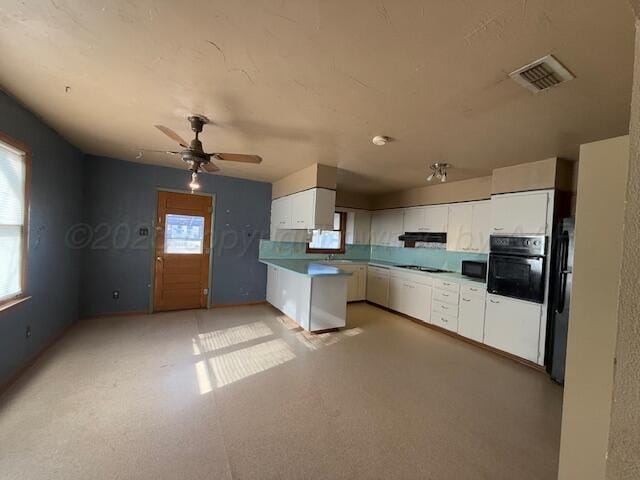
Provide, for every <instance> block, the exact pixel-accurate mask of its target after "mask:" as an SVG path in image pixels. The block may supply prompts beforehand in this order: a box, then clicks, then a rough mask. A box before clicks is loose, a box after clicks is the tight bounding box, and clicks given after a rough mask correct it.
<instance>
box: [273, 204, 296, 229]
mask: <svg viewBox="0 0 640 480" xmlns="http://www.w3.org/2000/svg"><path fill="white" fill-rule="evenodd" d="M291 213H292V210H291V196H288V197H282V198H276V199H275V200H273V201H272V202H271V226H272V229H271V230H272V231H273V230H274V229H285V228H292V220H293V219H292V217H291Z"/></svg>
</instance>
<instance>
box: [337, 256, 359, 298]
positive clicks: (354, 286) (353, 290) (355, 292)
mask: <svg viewBox="0 0 640 480" xmlns="http://www.w3.org/2000/svg"><path fill="white" fill-rule="evenodd" d="M335 266H337V267H338V268H339V269H340V270H344V271H346V272H350V273H351V276H350V277H348V280H347V301H348V302H359V301H361V300H365V299H366V297H367V266H366V265H357V264H355V265H345V264H339V265H335Z"/></svg>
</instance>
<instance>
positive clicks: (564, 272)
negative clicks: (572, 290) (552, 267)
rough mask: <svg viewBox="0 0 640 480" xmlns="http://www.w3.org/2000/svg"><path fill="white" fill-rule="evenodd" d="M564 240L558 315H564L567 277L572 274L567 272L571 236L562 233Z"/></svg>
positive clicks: (561, 250)
mask: <svg viewBox="0 0 640 480" xmlns="http://www.w3.org/2000/svg"><path fill="white" fill-rule="evenodd" d="M561 238H562V240H561V243H560V251H559V252H558V253H559V257H560V262H561V263H560V269H559V270H560V271H559V272H558V273H559V276H560V278H559V282H558V283H559V289H558V290H559V291H558V296H557V299H558V301H557V303H556V313H562V312H564V303H565V300H566V297H567V275H568V274H569V273H570V272H569V271H568V270H567V267H568V262H569V235H568V233H567V232H562V237H561Z"/></svg>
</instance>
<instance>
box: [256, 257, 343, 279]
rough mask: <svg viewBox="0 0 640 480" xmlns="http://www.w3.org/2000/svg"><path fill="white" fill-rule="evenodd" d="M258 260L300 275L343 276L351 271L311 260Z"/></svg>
mask: <svg viewBox="0 0 640 480" xmlns="http://www.w3.org/2000/svg"><path fill="white" fill-rule="evenodd" d="M260 262H262V263H264V264H265V265H271V266H272V267H275V268H282V269H284V270H289V271H290V272H294V273H299V274H300V275H306V276H308V277H330V276H345V277H348V276H350V275H352V273H351V272H347V271H345V270H340V269H339V268H338V267H335V266H333V265H327V264H326V263H321V262H318V261H317V260H316V261H313V260H279V259H270V258H264V259H263V258H261V259H260Z"/></svg>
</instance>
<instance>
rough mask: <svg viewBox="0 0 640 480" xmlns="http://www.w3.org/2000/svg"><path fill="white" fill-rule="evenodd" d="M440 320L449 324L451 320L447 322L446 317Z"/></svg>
mask: <svg viewBox="0 0 640 480" xmlns="http://www.w3.org/2000/svg"><path fill="white" fill-rule="evenodd" d="M440 320H441V321H442V322H443V323H449V320H447V319H446V318H444V317H440Z"/></svg>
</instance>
